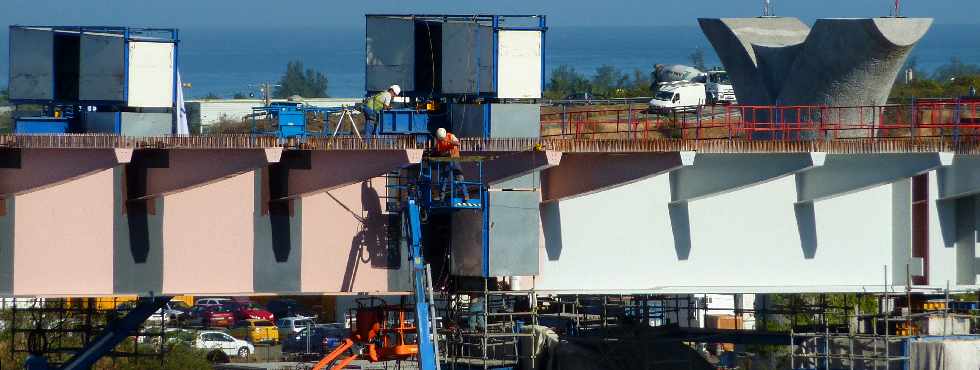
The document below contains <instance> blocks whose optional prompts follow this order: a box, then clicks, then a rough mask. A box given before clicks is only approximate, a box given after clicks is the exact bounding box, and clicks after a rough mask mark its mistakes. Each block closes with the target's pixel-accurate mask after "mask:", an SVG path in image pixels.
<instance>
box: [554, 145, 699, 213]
mask: <svg viewBox="0 0 980 370" xmlns="http://www.w3.org/2000/svg"><path fill="white" fill-rule="evenodd" d="M692 164H694V152H671V153H565V154H564V157H563V158H562V161H561V165H559V166H556V167H552V168H549V169H547V170H544V171H542V172H541V185H542V202H554V201H559V200H564V199H569V198H575V197H580V196H583V195H588V194H592V193H596V192H600V191H603V190H607V189H612V188H615V187H618V186H623V185H626V184H630V183H633V182H637V181H640V180H644V179H647V178H650V177H653V176H656V175H659V174H663V173H667V172H670V171H672V170H676V169H678V168H681V167H683V166H690V165H692Z"/></svg>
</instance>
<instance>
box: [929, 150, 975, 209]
mask: <svg viewBox="0 0 980 370" xmlns="http://www.w3.org/2000/svg"><path fill="white" fill-rule="evenodd" d="M937 174H938V176H939V199H944V200H946V199H954V198H962V197H966V196H970V195H974V194H978V193H980V155H957V156H956V158H953V163H952V164H951V165H950V166H948V167H944V168H942V169H940V170H939V171H938V172H937Z"/></svg>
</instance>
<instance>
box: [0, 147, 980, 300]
mask: <svg viewBox="0 0 980 370" xmlns="http://www.w3.org/2000/svg"><path fill="white" fill-rule="evenodd" d="M978 147H980V145H977V144H976V142H972V141H964V140H952V139H951V138H942V137H940V138H914V139H909V138H902V139H885V138H877V139H847V140H837V141H752V140H705V141H694V140H625V141H624V140H580V139H463V149H464V151H466V152H470V153H473V154H481V155H487V156H488V157H489V158H491V160H489V161H488V162H487V163H486V164H485V166H486V170H487V173H494V176H496V178H497V179H499V180H501V181H503V180H506V179H509V178H513V177H516V176H521V175H524V174H527V173H531V172H534V171H541V173H542V174H541V176H540V181H539V182H536V183H535V184H534V187H535V188H536V189H538V190H540V194H541V195H540V196H541V202H540V226H539V227H540V230H541V235H542V236H543V237H542V238H541V245H540V248H539V256H540V259H539V266H540V268H539V270H540V274H539V275H538V276H537V277H536V279H535V280H534V283H535V286H534V288H535V289H537V290H539V291H544V292H612V293H628V292H634V293H640V292H676V293H698V292H717V293H723V292H838V291H882V290H893V289H894V290H898V289H903V287H904V286H905V285H906V282H907V280H908V279H907V276H909V275H910V276H912V277H913V284H914V285H915V286H916V287H923V288H928V287H945V286H946V284H947V282H949V284H950V285H951V286H953V287H963V288H967V287H974V288H975V287H976V286H977V275H978V273H980V262H978V259H977V256H978V253H977V247H976V244H977V239H976V235H977V233H976V230H977V229H978V228H980V223H978V222H980V220H978V217H977V212H978V207H977V206H976V204H975V203H976V199H975V198H976V194H977V193H978V191H980V175H977V174H980V150H977V148H978ZM426 148H427V146H426V144H420V143H418V142H416V141H415V140H414V139H402V138H375V139H371V140H366V141H365V140H359V139H350V138H317V139H310V140H307V141H306V142H304V143H300V142H295V141H294V142H288V141H280V140H276V139H274V138H255V137H244V136H226V137H143V138H129V137H114V136H98V135H80V136H57V137H45V136H30V137H28V136H0V205H2V206H0V295H5V296H11V295H14V296H99V295H112V294H142V295H151V294H221V295H238V294H353V293H361V292H364V293H378V294H382V293H402V292H405V291H407V290H408V289H409V288H410V285H409V284H410V278H409V275H408V270H407V264H406V263H404V261H403V259H404V258H405V256H406V253H405V251H404V250H401V249H403V248H404V247H402V246H400V245H398V243H389V241H388V240H387V238H388V233H387V230H388V226H389V220H390V218H389V217H388V215H387V214H386V213H385V211H384V198H383V197H384V195H385V182H384V179H383V178H382V177H380V176H381V175H382V174H384V173H386V172H388V171H391V170H394V169H397V168H400V167H403V166H406V165H410V164H412V163H418V162H419V161H420V160H421V159H422V156H423V152H424V150H425V149H426ZM505 190H506V189H498V190H495V191H505ZM906 271H908V274H907V273H906ZM516 283H517V285H520V288H522V289H526V288H530V287H531V286H530V279H526V278H518V279H517V280H516Z"/></svg>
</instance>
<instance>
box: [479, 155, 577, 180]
mask: <svg viewBox="0 0 980 370" xmlns="http://www.w3.org/2000/svg"><path fill="white" fill-rule="evenodd" d="M561 158H562V153H561V152H557V151H553V150H547V151H529V152H520V153H516V154H508V155H501V156H499V157H497V158H495V159H493V160H491V161H487V162H485V163H484V165H483V167H484V168H483V177H484V181H485V182H486V183H487V184H488V185H491V186H493V185H497V184H500V183H503V182H506V181H509V180H513V179H516V178H518V177H521V176H524V175H527V174H530V173H533V172H536V171H541V170H545V169H548V168H552V167H555V166H558V165H559V164H560V163H561Z"/></svg>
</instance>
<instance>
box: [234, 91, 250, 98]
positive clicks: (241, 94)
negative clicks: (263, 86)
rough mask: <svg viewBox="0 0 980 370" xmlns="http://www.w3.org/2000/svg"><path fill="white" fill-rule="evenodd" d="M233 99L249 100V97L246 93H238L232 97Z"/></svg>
mask: <svg viewBox="0 0 980 370" xmlns="http://www.w3.org/2000/svg"><path fill="white" fill-rule="evenodd" d="M231 98H232V99H248V95H245V93H242V92H236V93H235V95H234V96H232V97H231Z"/></svg>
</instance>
